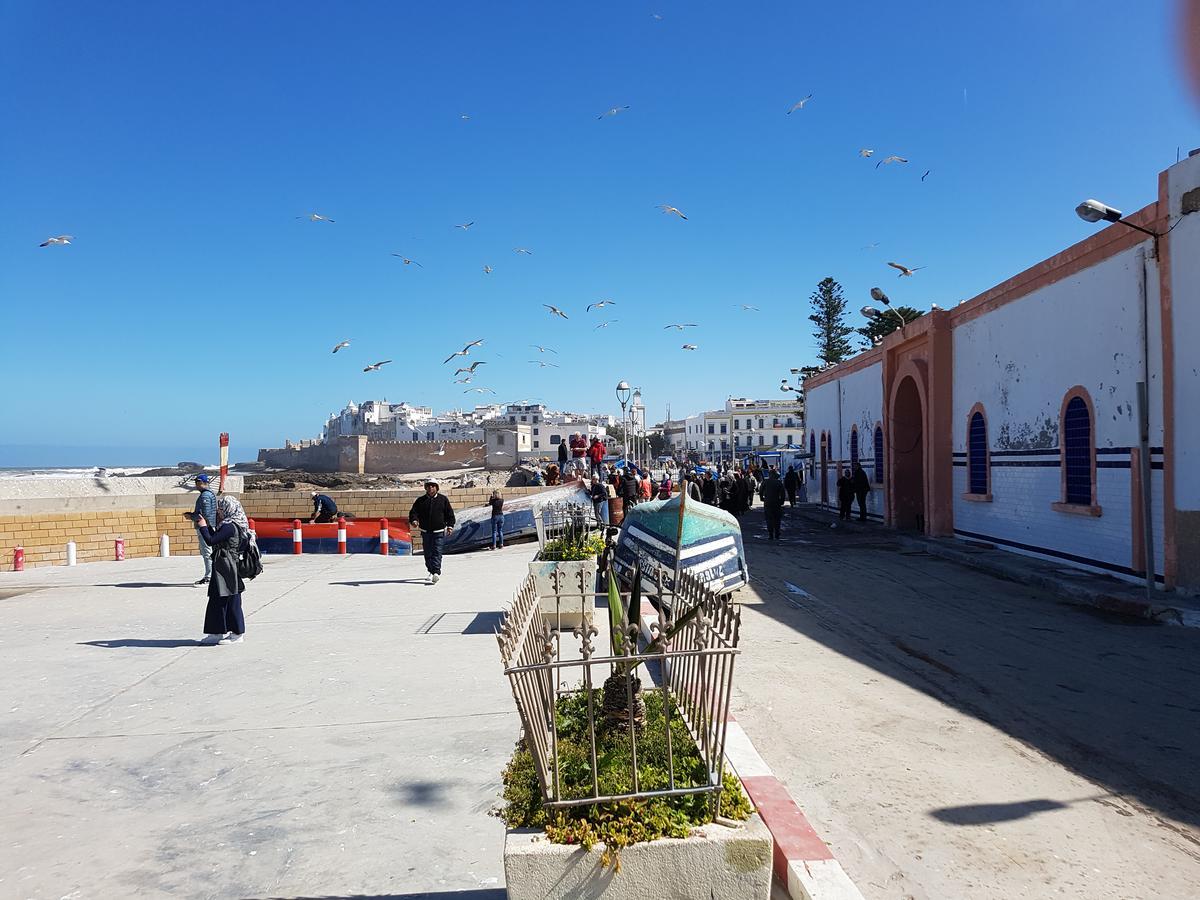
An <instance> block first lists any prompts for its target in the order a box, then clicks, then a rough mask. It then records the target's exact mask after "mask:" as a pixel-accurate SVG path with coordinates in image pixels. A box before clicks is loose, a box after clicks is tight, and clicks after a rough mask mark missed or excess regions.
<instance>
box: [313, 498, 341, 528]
mask: <svg viewBox="0 0 1200 900" xmlns="http://www.w3.org/2000/svg"><path fill="white" fill-rule="evenodd" d="M312 502H313V511H312V515H311V516H309V517H308V524H310V525H312V524H313V523H314V522H332V521H333V520H334V519H336V518H337V504H336V503H334V502H333V498H332V497H330V496H329V495H328V494H321V493H318V492H317V491H313V492H312Z"/></svg>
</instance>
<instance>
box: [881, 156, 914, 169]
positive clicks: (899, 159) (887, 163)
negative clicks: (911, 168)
mask: <svg viewBox="0 0 1200 900" xmlns="http://www.w3.org/2000/svg"><path fill="white" fill-rule="evenodd" d="M894 162H898V163H906V162H908V160H907V159H905V158H904V157H903V156H885V157H884V158H883V159H881V160H880V161H879V162H877V163H875V168H877V169H878V168H879V167H880V166H890V165H891V164H892V163H894Z"/></svg>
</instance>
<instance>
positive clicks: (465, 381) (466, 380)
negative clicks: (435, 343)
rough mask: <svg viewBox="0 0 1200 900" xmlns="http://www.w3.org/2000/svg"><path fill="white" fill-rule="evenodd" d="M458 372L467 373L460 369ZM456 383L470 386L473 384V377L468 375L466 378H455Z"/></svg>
mask: <svg viewBox="0 0 1200 900" xmlns="http://www.w3.org/2000/svg"><path fill="white" fill-rule="evenodd" d="M458 371H459V372H462V371H465V370H464V369H459V370H458ZM454 383H455V384H470V383H471V376H470V375H468V376H467V377H466V378H455V379H454Z"/></svg>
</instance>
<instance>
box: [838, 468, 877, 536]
mask: <svg viewBox="0 0 1200 900" xmlns="http://www.w3.org/2000/svg"><path fill="white" fill-rule="evenodd" d="M852 468H853V471H851V469H842V474H841V477H840V478H838V480H837V492H838V518H839V519H843V520H845V521H847V522H848V521H850V505H851V504H852V503H853V502H854V500H855V499H856V498H857V500H858V521H860V522H865V521H867V495H868V494H870V493H871V479H870V478H868V477H867V473H866V471H865V470H864V469H863V467H862V466H861V465H859V463H858V462H857V461H856V462H855V463H854V464H853V466H852Z"/></svg>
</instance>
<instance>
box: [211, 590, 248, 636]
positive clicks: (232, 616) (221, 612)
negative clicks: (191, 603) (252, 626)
mask: <svg viewBox="0 0 1200 900" xmlns="http://www.w3.org/2000/svg"><path fill="white" fill-rule="evenodd" d="M231 631H232V632H233V633H234V634H245V633H246V617H245V616H243V615H242V595H241V594H233V595H232V596H229V597H209V598H208V608H207V609H205V610H204V633H205V634H228V633H229V632H231Z"/></svg>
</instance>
